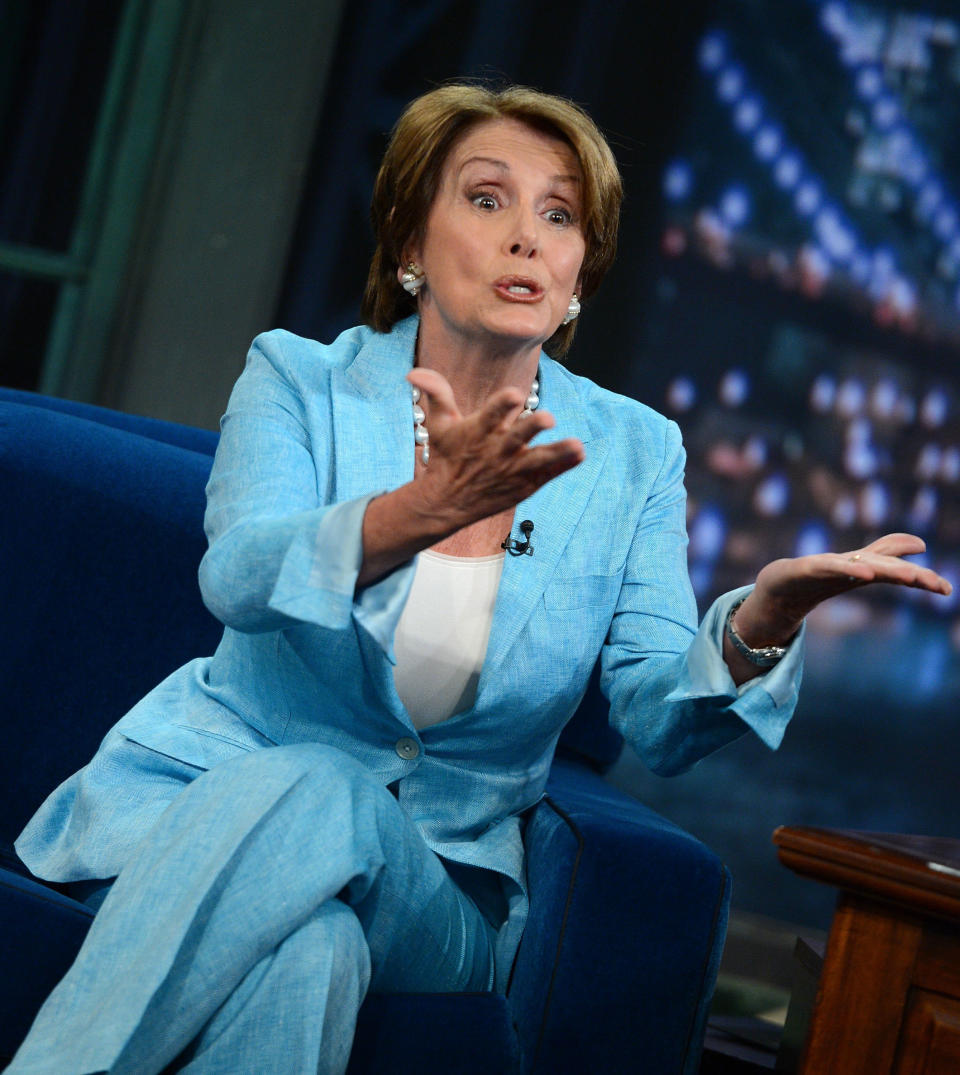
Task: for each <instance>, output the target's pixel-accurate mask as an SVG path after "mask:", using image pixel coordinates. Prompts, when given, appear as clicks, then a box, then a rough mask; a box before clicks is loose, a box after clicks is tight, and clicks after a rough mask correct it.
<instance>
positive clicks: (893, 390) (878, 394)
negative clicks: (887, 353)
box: [870, 378, 900, 421]
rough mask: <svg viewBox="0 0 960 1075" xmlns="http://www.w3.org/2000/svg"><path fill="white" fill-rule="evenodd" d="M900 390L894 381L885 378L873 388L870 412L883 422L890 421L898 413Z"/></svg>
mask: <svg viewBox="0 0 960 1075" xmlns="http://www.w3.org/2000/svg"><path fill="white" fill-rule="evenodd" d="M899 394H900V393H899V390H898V388H897V385H896V383H895V382H894V381H891V380H890V379H889V378H884V379H883V380H882V381H878V382H877V383H876V384H875V385H874V386H873V391H872V392H871V393H870V410H871V411H872V413H873V415H874V416H875V417H876V418H879V419H880V420H881V421H889V420H890V419H891V418H893V417H894V415H895V414H896V411H897V398H898V396H899Z"/></svg>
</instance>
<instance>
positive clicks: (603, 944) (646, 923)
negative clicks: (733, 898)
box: [508, 761, 730, 1075]
mask: <svg viewBox="0 0 960 1075" xmlns="http://www.w3.org/2000/svg"><path fill="white" fill-rule="evenodd" d="M526 845H527V871H528V880H529V886H530V904H531V912H530V918H529V920H528V923H527V927H526V931H525V933H524V936H523V941H522V943H521V946H520V950H519V952H518V955H517V960H516V963H515V965H514V968H513V975H512V978H511V982H510V985H509V989H508V999H509V1001H510V1006H511V1010H512V1014H513V1019H514V1022H515V1024H516V1027H517V1031H518V1034H519V1036H520V1040H521V1043H522V1047H523V1049H524V1055H525V1057H526V1065H527V1070H529V1071H530V1072H536V1073H547V1072H549V1073H551V1075H562V1073H564V1072H570V1073H574V1072H577V1073H579V1072H583V1071H603V1072H610V1073H615V1072H620V1071H637V1070H644V1071H656V1072H664V1073H666V1072H677V1073H681V1072H682V1073H694V1072H696V1071H697V1068H698V1065H699V1060H700V1051H701V1048H702V1042H703V1032H704V1028H705V1025H706V1017H707V1010H708V1007H709V1003H710V997H711V994H712V992H713V987H714V984H715V981H716V975H717V969H718V967H719V963H720V955H721V952H722V950H723V939H724V935H725V931H726V922H727V912H728V907H729V901H730V875H729V873H728V871H727V869H726V867H725V866H724V865H723V864H722V863H721V862H720V861H719V859H717V857H716V856H715V855H714V854H713V853H712V852H711V851H710V850H708V849H707V848H706V847H705V846H704V845H703V844H702V843H700V842H699V841H698V840H696V839H695V838H694V837H692V836H690V835H689V834H687V833H685V832H684V831H683V830H682V829H679V828H677V827H676V826H675V825H673V824H671V823H670V822H668V821H666V820H665V819H663V818H661V817H659V816H658V815H657V814H655V813H654V812H653V811H652V810H650V809H648V808H647V807H645V806H643V805H642V804H641V803H639V802H637V801H636V800H634V799H631V798H629V797H628V796H626V795H624V794H623V793H621V792H619V791H618V790H617V789H615V788H613V787H612V786H611V785H609V784H607V783H605V782H604V781H603V780H602V779H601V778H600V777H598V776H596V775H594V774H593V773H590V772H588V771H587V770H585V769H584V768H582V767H580V766H577V765H574V764H571V763H568V762H563V761H558V762H556V763H555V764H554V768H553V774H552V776H551V780H550V785H549V787H548V791H547V798H546V799H545V800H544V801H543V802H542V803H541V804H540V805H539V806H538V807H537V809H536V811H535V812H534V814H533V816H532V817H531V819H530V821H529V823H528V825H527V831H526Z"/></svg>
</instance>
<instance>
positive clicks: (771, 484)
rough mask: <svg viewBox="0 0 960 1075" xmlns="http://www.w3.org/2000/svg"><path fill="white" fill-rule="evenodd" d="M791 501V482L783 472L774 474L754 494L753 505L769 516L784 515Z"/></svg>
mask: <svg viewBox="0 0 960 1075" xmlns="http://www.w3.org/2000/svg"><path fill="white" fill-rule="evenodd" d="M789 501H790V484H789V482H788V481H787V479H786V478H785V477H784V476H783V475H782V474H772V475H771V476H770V477H769V478H767V479H766V480H764V481H762V482H761V483H760V484H759V485H758V486H757V488H756V490H755V492H754V494H753V506H754V508H756V510H757V511H758V512H759V513H760V514H761V515H765V516H767V517H770V516H774V515H782V514H783V513H784V511H785V510H786V507H787V504H788V503H789Z"/></svg>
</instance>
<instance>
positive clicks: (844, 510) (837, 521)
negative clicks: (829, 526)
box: [830, 496, 857, 530]
mask: <svg viewBox="0 0 960 1075" xmlns="http://www.w3.org/2000/svg"><path fill="white" fill-rule="evenodd" d="M830 521H831V522H832V523H833V525H834V526H836V527H839V528H840V529H841V530H846V529H847V528H848V527H850V526H853V524H854V523H855V522H856V521H857V503H856V501H855V500H854V499H853V497H852V496H841V497H838V498H837V501H836V503H835V504H834V505H833V509H832V510H831V512H830Z"/></svg>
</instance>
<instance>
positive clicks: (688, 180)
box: [663, 160, 693, 202]
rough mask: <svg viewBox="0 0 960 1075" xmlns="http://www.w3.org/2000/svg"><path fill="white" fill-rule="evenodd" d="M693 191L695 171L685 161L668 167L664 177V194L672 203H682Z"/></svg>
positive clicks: (674, 162) (673, 163)
mask: <svg viewBox="0 0 960 1075" xmlns="http://www.w3.org/2000/svg"><path fill="white" fill-rule="evenodd" d="M692 190H693V169H692V168H691V167H690V165H689V164H688V163H687V161H685V160H677V161H673V162H672V163H671V164H669V165H667V169H666V171H665V172H664V175H663V192H664V194H665V195H666V196H667V198H668V199H669V200H670V201H672V202H681V201H683V200H684V199H685V198H687V197H689V196H690V192H691V191H692Z"/></svg>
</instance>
